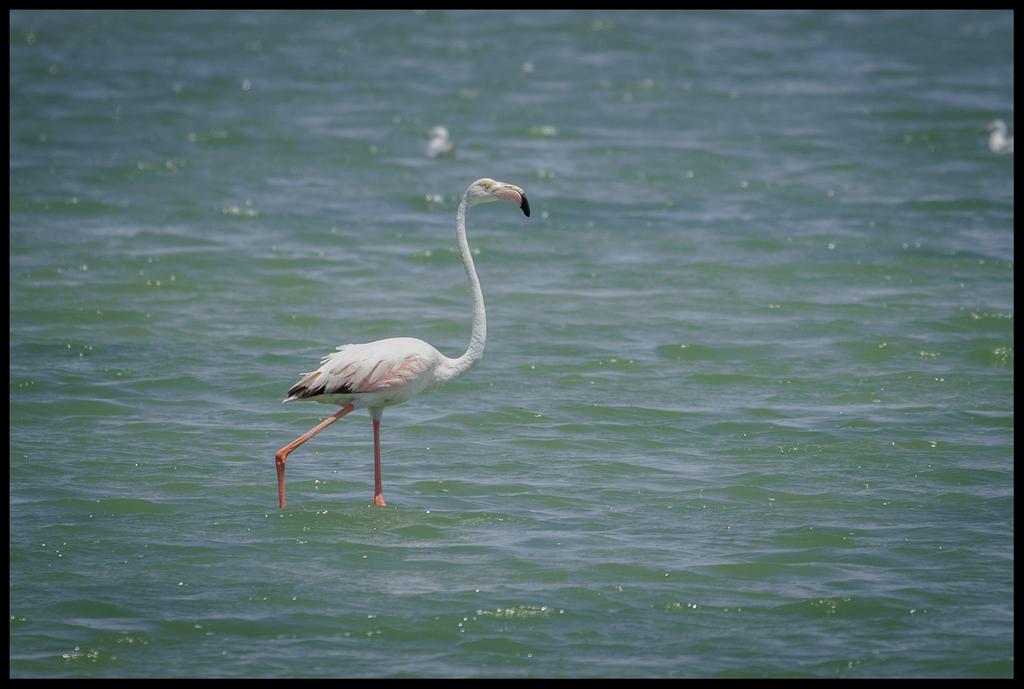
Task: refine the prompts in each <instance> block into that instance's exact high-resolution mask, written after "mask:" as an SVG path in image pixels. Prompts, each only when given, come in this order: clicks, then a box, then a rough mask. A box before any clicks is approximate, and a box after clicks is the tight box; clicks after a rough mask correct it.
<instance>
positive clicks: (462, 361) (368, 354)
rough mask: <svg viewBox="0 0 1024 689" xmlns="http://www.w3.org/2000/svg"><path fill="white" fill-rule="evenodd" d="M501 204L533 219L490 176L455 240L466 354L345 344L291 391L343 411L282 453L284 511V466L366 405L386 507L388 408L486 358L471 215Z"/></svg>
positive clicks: (510, 190)
mask: <svg viewBox="0 0 1024 689" xmlns="http://www.w3.org/2000/svg"><path fill="white" fill-rule="evenodd" d="M499 200H501V201H510V202H512V203H514V204H515V205H517V206H519V208H521V209H522V211H523V213H524V214H525V215H526V216H527V217H529V215H530V204H529V203H528V202H527V200H526V194H525V192H523V190H522V189H521V188H520V187H517V186H516V185H514V184H507V183H505V182H495V181H494V180H493V179H487V178H484V179H478V180H477V181H475V182H473V183H472V184H470V185H469V188H468V189H466V193H465V194H463V196H462V202H461V203H459V208H458V210H457V211H456V212H455V238H456V240H457V242H458V246H459V255H460V256H461V257H462V264H463V265H464V266H465V267H466V276H467V277H468V278H469V289H470V295H471V297H472V302H473V328H472V333H471V335H470V338H469V347H468V348H467V349H466V353H465V354H463V355H462V356H460V357H459V358H457V359H449V358H448V357H446V356H445V355H444V354H441V352H439V351H437V350H436V349H434V348H433V347H432V346H431V345H429V344H427V343H426V342H424V341H423V340H417V339H415V338H412V337H395V338H390V339H386V340H377V341H376V342H367V343H366V344H347V345H342V346H340V347H338V349H337V351H335V352H332V353H331V354H328V355H327V356H325V357H324V358H323V359H321V360H320V368H318V369H317V370H315V371H312V372H310V373H306V374H304V375H303V377H302V379H301V380H299V382H298V383H296V384H295V385H293V386H292V387H291V389H289V390H288V396H287V397H286V398H285V400H284V401H285V402H290V401H292V400H311V401H314V402H322V403H324V404H334V405H337V406H340V407H341V410H340V411H339V412H338V413H336V414H334V415H332V416H330V417H328V418H327V419H325V420H324V421H323V422H321V423H320V424H319V425H317V426H315V427H313V428H312V429H310V430H309V431H308V432H306V433H304V434H303V435H301V436H299V437H298V438H296V439H295V440H293V441H292V442H290V443H288V444H287V445H285V446H284V447H282V448H281V449H280V450H278V451H277V454H276V455H275V457H276V459H277V492H278V501H279V503H280V506H281V508H282V509H284V506H285V498H284V468H285V462H287V461H288V455H289V454H291V452H292V451H293V450H295V449H296V448H297V447H299V446H300V445H302V444H303V443H304V442H306V441H307V440H309V439H310V438H312V437H313V436H314V435H316V434H317V433H319V432H320V431H322V430H324V429H325V428H327V427H328V426H330V425H331V424H332V423H334V422H335V421H337V420H338V419H340V418H341V417H343V416H345V415H346V414H349V413H350V412H352V411H355V410H356V409H361V408H364V407H365V408H366V409H368V410H369V412H370V418H371V419H372V420H373V478H374V493H373V503H374V504H375V505H383V504H385V503H384V495H383V491H382V489H381V477H380V419H381V415H382V414H383V413H384V407H389V406H391V405H394V404H401V403H402V402H405V401H407V400H410V399H412V398H413V397H415V396H416V395H417V394H419V393H421V392H423V391H424V390H426V389H429V388H436V387H439V386H441V385H444V384H445V383H447V382H449V381H451V380H454V379H455V378H457V377H459V376H460V375H462V374H463V373H465V372H466V371H468V370H469V368H470V367H471V366H473V364H475V363H476V362H477V361H479V360H480V357H481V356H483V353H484V343H485V342H486V340H487V313H486V311H485V310H484V295H483V292H481V291H480V279H479V278H478V277H477V275H476V268H475V267H474V266H473V257H472V255H471V254H470V252H469V242H468V241H467V239H466V211H468V210H469V209H470V208H472V207H473V206H475V205H477V204H479V203H488V202H491V201H499Z"/></svg>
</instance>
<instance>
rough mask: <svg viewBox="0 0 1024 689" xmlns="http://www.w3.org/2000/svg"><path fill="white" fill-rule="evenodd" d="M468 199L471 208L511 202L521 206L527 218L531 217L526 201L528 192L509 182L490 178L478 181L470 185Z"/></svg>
mask: <svg viewBox="0 0 1024 689" xmlns="http://www.w3.org/2000/svg"><path fill="white" fill-rule="evenodd" d="M466 199H467V200H468V201H469V205H470V206H475V205H477V204H478V203H490V202H491V201H510V202H511V203H514V204H515V205H517V206H519V208H520V209H521V210H522V211H523V214H524V215H526V217H530V203H529V201H527V200H526V192H525V191H523V190H522V188H521V187H517V186H516V185H514V184H509V183H508V182H495V181H494V180H493V179H490V178H489V177H484V178H483V179H478V180H477V181H475V182H473V183H472V184H470V185H469V189H467V190H466Z"/></svg>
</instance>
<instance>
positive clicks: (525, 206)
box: [519, 194, 530, 218]
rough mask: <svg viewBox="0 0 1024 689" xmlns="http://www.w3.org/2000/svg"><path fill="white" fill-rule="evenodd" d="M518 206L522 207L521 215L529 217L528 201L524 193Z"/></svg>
mask: <svg viewBox="0 0 1024 689" xmlns="http://www.w3.org/2000/svg"><path fill="white" fill-rule="evenodd" d="M519 207H520V208H522V209H523V215H525V216H526V217H527V218H529V217H530V202H529V201H527V200H526V195H525V194H524V195H523V202H522V203H520V204H519Z"/></svg>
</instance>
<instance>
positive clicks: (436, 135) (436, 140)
mask: <svg viewBox="0 0 1024 689" xmlns="http://www.w3.org/2000/svg"><path fill="white" fill-rule="evenodd" d="M450 155H455V144H453V143H452V138H451V136H450V135H449V134H448V129H447V128H445V127H434V128H433V129H431V130H430V142H429V143H428V144H427V157H428V158H438V157H440V156H450Z"/></svg>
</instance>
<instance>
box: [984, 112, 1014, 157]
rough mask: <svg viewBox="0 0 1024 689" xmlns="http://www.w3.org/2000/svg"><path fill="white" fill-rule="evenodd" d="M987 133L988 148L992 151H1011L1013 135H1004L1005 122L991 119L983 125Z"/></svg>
mask: <svg viewBox="0 0 1024 689" xmlns="http://www.w3.org/2000/svg"><path fill="white" fill-rule="evenodd" d="M985 131H986V132H990V134H989V135H988V148H989V150H990V151H992V152H993V153H1013V137H1012V136H1006V123H1005V122H1003V121H1002V120H993V121H992V122H989V123H988V124H987V125H986V126H985Z"/></svg>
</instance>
